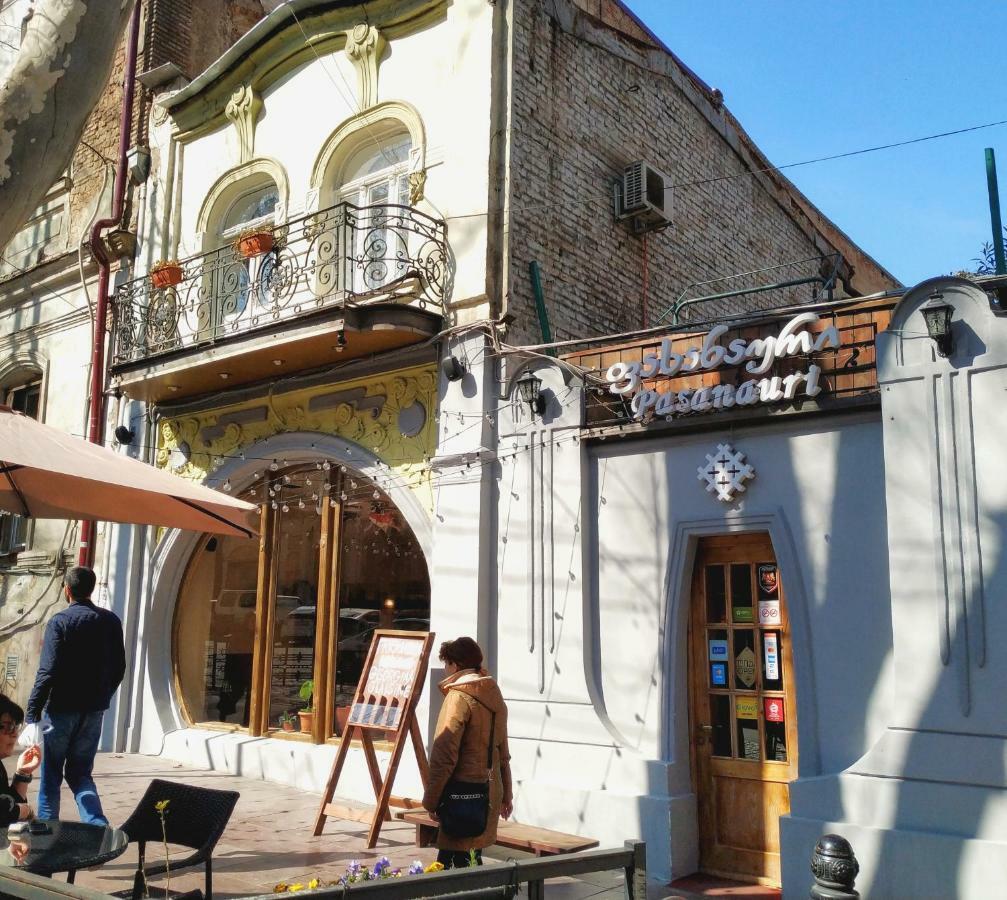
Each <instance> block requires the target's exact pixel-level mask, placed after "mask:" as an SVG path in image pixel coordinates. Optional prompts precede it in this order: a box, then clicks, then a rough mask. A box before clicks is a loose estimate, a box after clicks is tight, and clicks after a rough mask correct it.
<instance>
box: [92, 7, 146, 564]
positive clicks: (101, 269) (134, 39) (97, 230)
mask: <svg viewBox="0 0 1007 900" xmlns="http://www.w3.org/2000/svg"><path fill="white" fill-rule="evenodd" d="M140 5H141V0H136V2H135V5H134V6H133V13H132V15H131V16H130V20H129V26H128V34H129V37H128V39H127V44H126V69H125V72H124V74H123V98H122V112H121V114H120V118H119V156H118V160H117V162H116V170H115V186H114V187H113V189H112V215H111V216H110V217H109V218H107V219H99V220H98V221H97V222H95V223H94V226H93V227H92V228H91V253H92V254H93V255H94V258H95V259H96V260H97V262H98V300H97V308H96V310H95V316H94V338H93V341H92V344H91V402H90V408H89V410H88V426H87V439H88V440H89V441H90V442H91V443H92V444H99V443H101V435H102V430H103V425H104V411H105V325H106V321H105V320H106V319H107V317H108V282H109V269H110V267H111V260H109V258H108V256H107V255H106V254H105V250H104V247H103V246H102V243H101V232H102V231H103V230H104V229H105V228H108V227H109V226H112V225H117V224H118V223H119V219H121V218H122V209H123V203H124V200H125V196H126V173H127V170H128V163H127V160H126V156H127V154H128V153H129V144H130V140H131V138H132V130H133V98H134V95H135V93H136V59H137V47H138V46H139V40H140ZM94 535H95V523H94V522H93V521H90V520H88V521H84V522H82V523H81V530H80V552H79V553H78V556H77V562H78V564H79V565H82V566H90V565H92V564H93V562H94Z"/></svg>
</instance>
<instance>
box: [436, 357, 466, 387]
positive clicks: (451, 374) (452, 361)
mask: <svg viewBox="0 0 1007 900" xmlns="http://www.w3.org/2000/svg"><path fill="white" fill-rule="evenodd" d="M441 372H442V373H443V374H444V377H445V378H446V379H447V380H448V381H461V379H462V378H464V377H465V364H464V363H463V362H462V361H461V360H460V359H458V357H457V356H446V357H445V358H444V359H443V360H441Z"/></svg>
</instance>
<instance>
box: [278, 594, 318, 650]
mask: <svg viewBox="0 0 1007 900" xmlns="http://www.w3.org/2000/svg"><path fill="white" fill-rule="evenodd" d="M277 599H279V598H277ZM315 617H316V608H315V607H314V606H298V607H296V608H295V609H293V610H291V611H290V612H289V613H288V614H287V615H286V617H285V618H283V619H282V620H281V623H280V639H281V640H282V641H283V642H284V643H287V644H290V645H294V646H298V647H311V646H314V643H315Z"/></svg>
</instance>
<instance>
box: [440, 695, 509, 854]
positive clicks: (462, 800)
mask: <svg viewBox="0 0 1007 900" xmlns="http://www.w3.org/2000/svg"><path fill="white" fill-rule="evenodd" d="M472 699H473V700H476V698H475V697H473V698H472ZM476 703H478V704H479V705H480V706H484V707H486V709H489V707H488V706H486V704H485V703H483V702H482V701H481V700H476ZM492 716H493V717H492V719H490V743H489V747H487V748H486V781H456V780H454V779H452V780H451V781H449V782H448V783H447V785H446V786H445V788H444V792H443V793H442V794H441V799H440V802H439V803H438V804H437V818H438V820H439V821H440V828H441V830H442V831H443V832H444V833H445V834H446V835H447V836H448V837H454V838H467V837H478V836H479V835H480V834H482V833H483V832H484V831H485V830H486V823H487V821H488V820H489V812H490V784H491V782H492V779H493V731H494V728H495V727H496V719H497V714H496V713H495V712H494V713H492Z"/></svg>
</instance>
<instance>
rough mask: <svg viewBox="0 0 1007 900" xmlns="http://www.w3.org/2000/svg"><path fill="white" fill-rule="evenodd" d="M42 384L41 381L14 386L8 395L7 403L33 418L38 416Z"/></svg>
mask: <svg viewBox="0 0 1007 900" xmlns="http://www.w3.org/2000/svg"><path fill="white" fill-rule="evenodd" d="M41 388H42V385H41V383H39V382H37V381H36V382H35V383H34V384H26V385H23V386H22V387H17V388H14V389H13V390H12V391H10V392H9V393H8V395H7V405H8V406H9V407H10V408H11V409H13V410H15V411H16V412H20V413H24V414H25V415H26V416H28V417H29V418H32V419H37V418H38V402H39V396H40V392H41Z"/></svg>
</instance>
